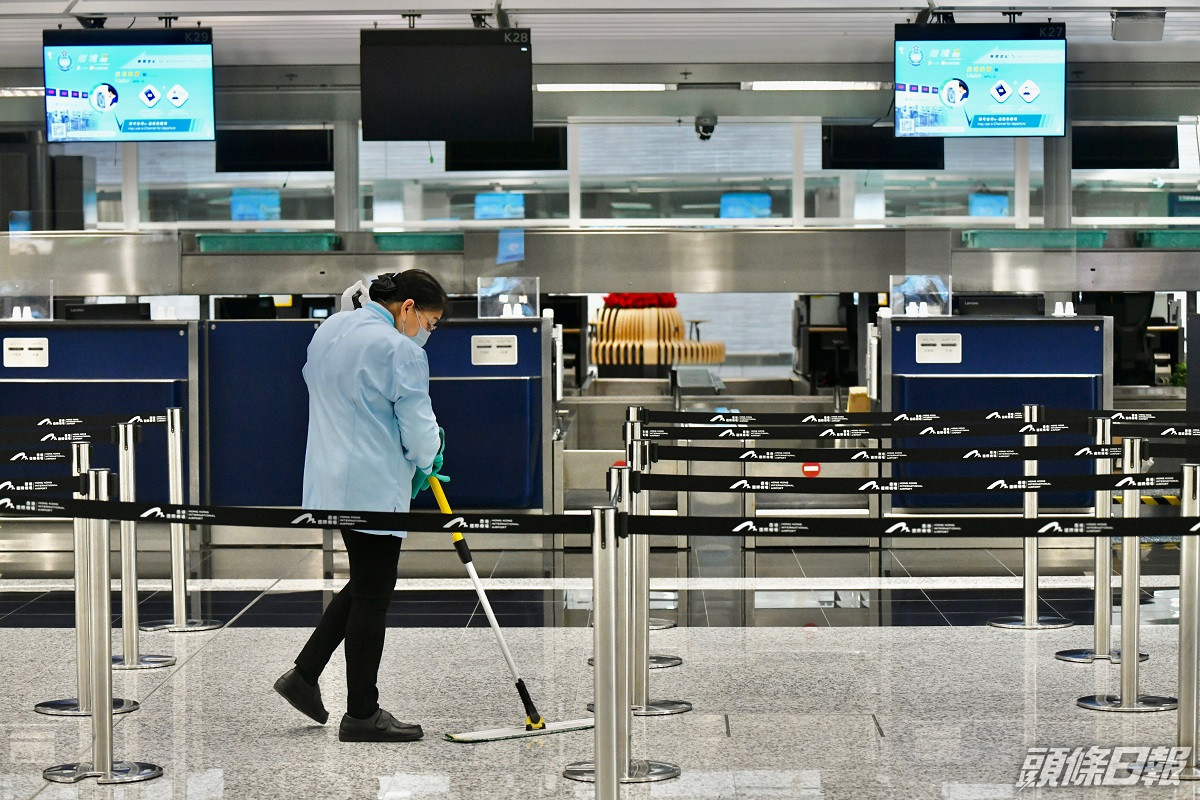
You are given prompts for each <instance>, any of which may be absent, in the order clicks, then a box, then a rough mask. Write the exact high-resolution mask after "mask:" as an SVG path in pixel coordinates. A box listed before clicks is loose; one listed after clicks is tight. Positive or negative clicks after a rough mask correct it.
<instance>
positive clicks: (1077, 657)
mask: <svg viewBox="0 0 1200 800" xmlns="http://www.w3.org/2000/svg"><path fill="white" fill-rule="evenodd" d="M1138 656H1139V658H1138V661H1149V660H1150V654H1149V653H1139V654H1138ZM1054 657H1055V658H1057V659H1058V660H1059V661H1069V662H1071V663H1072V664H1091V663H1094V662H1096V661H1108V662H1109V663H1112V664H1120V663H1121V651H1120V650H1110V651H1109V652H1108V655H1107V656H1097V655H1096V651H1095V650H1092V649H1091V648H1089V649H1087V650H1059V651H1058V652H1057V653H1055V654H1054Z"/></svg>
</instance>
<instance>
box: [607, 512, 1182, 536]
mask: <svg viewBox="0 0 1200 800" xmlns="http://www.w3.org/2000/svg"><path fill="white" fill-rule="evenodd" d="M618 524H621V523H620V521H618ZM625 527H626V528H627V530H628V532H629V533H630V534H632V535H634V536H650V535H659V534H662V535H666V536H735V537H736V536H763V535H767V536H821V537H828V538H862V537H871V538H879V537H887V536H892V537H900V536H923V537H938V536H948V537H973V536H978V537H998V536H1007V537H1031V536H1064V537H1080V538H1089V537H1097V536H1102V537H1106V536H1146V535H1150V534H1151V533H1153V534H1154V535H1155V536H1159V535H1162V536H1189V535H1195V534H1197V533H1200V518H1196V517H1168V518H1164V519H1154V520H1145V519H1120V518H1112V519H1092V518H1085V517H1054V516H1049V517H1039V518H1037V519H1022V518H1020V517H943V516H931V517H911V518H906V519H903V520H898V519H896V518H895V517H891V518H885V519H872V518H868V517H660V516H654V517H641V516H631V517H629V518H628V519H627V520H626V521H625Z"/></svg>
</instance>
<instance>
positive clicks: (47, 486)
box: [0, 477, 86, 492]
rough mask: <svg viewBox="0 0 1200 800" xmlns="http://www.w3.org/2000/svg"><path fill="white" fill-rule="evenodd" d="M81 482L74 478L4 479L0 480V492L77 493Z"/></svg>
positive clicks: (81, 480)
mask: <svg viewBox="0 0 1200 800" xmlns="http://www.w3.org/2000/svg"><path fill="white" fill-rule="evenodd" d="M83 482H84V481H83V479H82V478H76V477H71V478H46V479H42V478H18V479H16V480H7V479H6V480H0V492H78V491H79V489H80V486H81V485H82V484H83ZM85 490H86V489H85Z"/></svg>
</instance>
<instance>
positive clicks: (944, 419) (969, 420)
mask: <svg viewBox="0 0 1200 800" xmlns="http://www.w3.org/2000/svg"><path fill="white" fill-rule="evenodd" d="M638 411H639V415H638V418H639V419H640V420H641V421H642V422H643V423H650V424H664V425H665V424H669V425H676V424H691V425H762V426H769V425H809V424H812V425H891V424H895V423H918V422H921V423H924V422H937V423H940V424H943V425H950V424H953V425H972V424H976V423H980V422H994V421H1010V422H1014V421H1015V422H1021V421H1023V420H1024V418H1025V414H1024V411H1022V410H1020V409H1018V410H1016V411H1001V410H996V411H941V412H929V413H916V412H903V411H870V412H864V413H861V414H781V413H767V414H743V413H741V412H737V411H655V410H652V409H647V408H642V409H639V410H638ZM1042 418H1043V421H1044V422H1071V423H1086V422H1088V420H1091V419H1110V420H1112V421H1113V422H1152V423H1159V422H1161V423H1167V424H1177V425H1178V424H1193V425H1200V413H1195V412H1188V411H1113V410H1107V409H1106V410H1088V409H1054V408H1043V409H1042Z"/></svg>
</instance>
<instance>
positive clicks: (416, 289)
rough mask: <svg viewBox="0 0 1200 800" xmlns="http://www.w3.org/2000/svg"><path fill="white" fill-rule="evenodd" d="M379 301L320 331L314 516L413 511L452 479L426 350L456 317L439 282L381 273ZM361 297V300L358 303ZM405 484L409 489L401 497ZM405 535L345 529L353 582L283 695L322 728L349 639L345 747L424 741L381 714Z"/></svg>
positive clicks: (315, 370) (315, 368) (308, 501)
mask: <svg viewBox="0 0 1200 800" xmlns="http://www.w3.org/2000/svg"><path fill="white" fill-rule="evenodd" d="M369 294H370V300H369V301H368V302H365V303H363V304H362V305H361V307H358V308H353V309H347V310H343V311H341V312H339V313H337V314H334V315H333V316H331V317H330V318H329V319H327V320H326V321H325V322H324V323H322V324H321V326H320V327H319V328H318V329H317V332H316V334H314V336H313V339H312V342H311V343H310V344H309V346H308V362H307V363H306V364H305V365H304V380H305V382H306V383H307V384H308V397H309V402H308V448H307V451H306V453H305V457H304V500H303V503H304V507H305V508H321V509H347V510H364V511H408V510H409V504H410V501H411V499H412V498H414V497H416V496H417V493H418V492H419V491H421V490H422V489H426V488H428V485H429V481H430V480H434V479H436V480H448V478H446V477H445V476H443V475H441V469H442V452H443V451H444V450H445V435H444V433H443V432H442V431H441V429H440V428H439V427H438V424H437V418H436V417H435V416H434V413H433V406H432V404H431V403H430V400H429V361H428V359H427V358H426V355H425V351H424V350H423V349H422V348H423V347H424V345H425V342H426V341H427V340H428V339H429V334H430V333H431V332H432V331H433V330H434V329H435V328H436V327H437V324H438V321H439V320H440V319H441V318H442V314H443V312H444V310H445V308H446V302H447V298H446V293H445V291H444V290H443V289H442V287H441V285H440V284H439V283H438V282H437V279H435V278H434V277H433V276H432V275H430V274H429V273H427V272H425V271H423V270H418V269H412V270H408V271H406V272H400V273H395V274H388V275H380V276H379V277H378V278H376V279H375V280H374V281H373V282H372V283H371V287H370V291H369ZM360 299H361V294H356V295H355V302H354V303H353V305H356V306H357V305H358V304H359V300H360ZM398 487H402V488H398ZM405 535H406V534H405V532H404V531H358V530H353V531H343V532H342V539H343V541H345V543H346V551H347V553H348V555H349V558H350V581H349V583H347V584H346V586H345V588H343V589H342V590H341V591H340V592H338V593H337V595H335V596H334V598H333V600H332V602H330V604H329V607H328V608H326V609H325V613H324V615H323V616H322V617H321V621H320V623H319V624H318V625H317V627H316V630H314V631H313V633H312V635H311V636H310V637H309V639H308V643H307V644H306V645H305V646H304V649H303V650H301V651H300V655H298V656H297V657H296V666H295V668H294V669H290V670H288V671H287V672H285V673H284V674H283V675H282V676H280V678H279V679H278V680H277V681H275V691H277V692H278V693H279V694H281V695H282V696H283V697H284V699H285V700H287V701H288V702H289V703H291V704H292V705H293V706H294V707H295V708H296V709H297V710H298V711H300V712H302V713H304V714H306V715H308V716H309V717H311V718H312V719H314V720H316V721H317V722H319V723H321V724H322V725H323V724H325V722H326V721H327V720H328V719H329V712H327V711H326V710H325V705H324V703H322V701H321V689H320V687H319V686H318V680H319V679H320V677H321V673H322V672H323V671H324V670H325V666H326V664H328V663H329V659H330V658H331V657H332V656H333V652H334V650H336V649H337V646H338V645H339V644H341V643H342V642H343V640H344V641H345V649H346V690H347V691H346V713H345V715H344V716H343V717H342V721H341V724H340V725H339V726H338V739H340V740H341V741H343V742H408V741H414V740H417V739H420V738H421V737H422V736H423V735H424V732H423V731H422V730H421V726H420V725H418V724H415V723H408V722H400V721H398V720H397V719H396V718H395V717H393V716H392V715H391V714H390V713H388V712H387V711H385V710H384V709H382V708H380V707H379V689H378V687H377V686H376V682H377V679H378V675H379V661H380V659H381V658H382V656H383V642H384V633H385V631H386V629H387V610H388V605H389V603H390V602H391V599H392V593H393V592H394V591H395V588H396V569H397V564H398V562H399V559H400V546H401V545H402V544H403V543H404V536H405Z"/></svg>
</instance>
